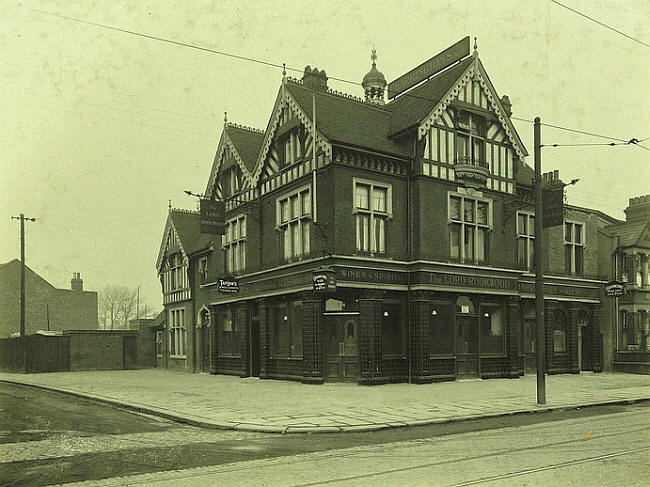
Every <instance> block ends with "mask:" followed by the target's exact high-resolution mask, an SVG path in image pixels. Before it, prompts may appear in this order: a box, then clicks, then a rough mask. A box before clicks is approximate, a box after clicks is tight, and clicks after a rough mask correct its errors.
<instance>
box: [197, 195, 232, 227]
mask: <svg viewBox="0 0 650 487" xmlns="http://www.w3.org/2000/svg"><path fill="white" fill-rule="evenodd" d="M200 201H201V211H200V220H199V222H200V224H201V233H212V234H216V235H223V233H224V226H225V221H224V217H225V214H226V204H225V202H223V201H216V200H211V199H207V198H201V200H200Z"/></svg>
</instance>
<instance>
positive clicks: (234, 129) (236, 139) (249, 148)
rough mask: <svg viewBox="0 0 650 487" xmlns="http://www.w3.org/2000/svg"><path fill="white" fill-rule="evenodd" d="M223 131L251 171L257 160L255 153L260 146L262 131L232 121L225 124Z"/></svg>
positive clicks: (250, 171) (262, 137)
mask: <svg viewBox="0 0 650 487" xmlns="http://www.w3.org/2000/svg"><path fill="white" fill-rule="evenodd" d="M224 131H225V132H226V133H227V134H228V137H229V138H230V141H231V142H232V145H233V146H234V148H235V150H236V151H237V154H238V155H239V157H240V159H241V161H242V162H243V163H244V166H245V167H246V169H247V170H248V172H249V173H252V172H253V170H254V169H255V163H256V162H257V154H258V153H259V151H260V147H262V140H264V132H262V131H261V130H257V129H253V128H250V127H244V126H243V125H236V124H232V123H229V124H227V125H226V127H225V129H224Z"/></svg>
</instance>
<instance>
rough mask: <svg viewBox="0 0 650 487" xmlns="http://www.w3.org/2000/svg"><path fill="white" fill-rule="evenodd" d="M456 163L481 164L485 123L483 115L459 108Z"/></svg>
mask: <svg viewBox="0 0 650 487" xmlns="http://www.w3.org/2000/svg"><path fill="white" fill-rule="evenodd" d="M457 120H458V123H457V133H456V163H457V164H472V165H477V166H478V165H483V164H485V158H484V156H483V150H484V147H485V139H484V136H485V123H484V119H483V117H480V116H478V115H475V114H473V113H469V112H465V111H462V110H459V111H458V112H457Z"/></svg>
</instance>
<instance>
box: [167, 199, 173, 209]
mask: <svg viewBox="0 0 650 487" xmlns="http://www.w3.org/2000/svg"><path fill="white" fill-rule="evenodd" d="M167 209H169V211H172V200H171V198H170V199H168V200H167Z"/></svg>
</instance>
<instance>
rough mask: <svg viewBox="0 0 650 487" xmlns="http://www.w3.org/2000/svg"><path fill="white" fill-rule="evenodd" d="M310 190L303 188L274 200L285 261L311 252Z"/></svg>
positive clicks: (307, 187) (306, 187)
mask: <svg viewBox="0 0 650 487" xmlns="http://www.w3.org/2000/svg"><path fill="white" fill-rule="evenodd" d="M311 203H312V201H311V190H310V187H309V186H304V187H302V188H300V189H299V190H297V191H294V192H293V193H291V194H288V195H284V196H282V197H281V198H278V199H277V200H276V222H277V228H278V230H279V231H280V233H281V234H282V255H283V257H284V258H285V259H286V260H290V259H294V258H297V257H300V256H303V255H308V254H309V252H310V251H311Z"/></svg>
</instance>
